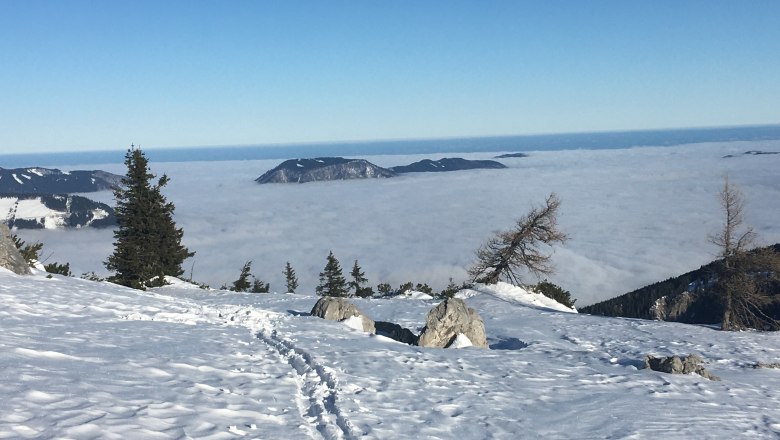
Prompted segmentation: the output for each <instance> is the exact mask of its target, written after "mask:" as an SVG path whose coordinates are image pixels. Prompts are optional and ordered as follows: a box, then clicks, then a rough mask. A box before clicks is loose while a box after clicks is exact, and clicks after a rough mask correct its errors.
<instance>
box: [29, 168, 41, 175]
mask: <svg viewBox="0 0 780 440" xmlns="http://www.w3.org/2000/svg"><path fill="white" fill-rule="evenodd" d="M27 171H29V172H30V173H32V174H35V175H36V176H38V177H43V172H42V171H41V170H39V169H38V168H28V169H27Z"/></svg>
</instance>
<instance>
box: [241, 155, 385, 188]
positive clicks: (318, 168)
mask: <svg viewBox="0 0 780 440" xmlns="http://www.w3.org/2000/svg"><path fill="white" fill-rule="evenodd" d="M393 176H395V173H393V172H392V171H390V170H388V169H385V168H382V167H378V166H376V165H374V164H372V163H371V162H369V161H367V160H364V159H345V158H343V157H318V158H315V159H290V160H286V161H284V162H282V163H281V164H279V165H278V166H277V167H276V168H274V169H272V170H269V171H267V172H266V173H265V174H263V175H262V176H260V177H258V178H257V179H255V181H256V182H258V183H306V182H318V181H324V180H325V181H326V180H347V179H370V178H382V177H393Z"/></svg>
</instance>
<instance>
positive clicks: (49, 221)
mask: <svg viewBox="0 0 780 440" xmlns="http://www.w3.org/2000/svg"><path fill="white" fill-rule="evenodd" d="M0 221H5V222H6V223H7V224H8V227H10V228H17V229H57V228H82V227H88V226H91V227H96V228H100V227H111V226H114V225H115V224H116V217H115V216H114V210H113V209H112V208H111V207H110V206H108V205H106V204H105V203H99V202H95V201H93V200H90V199H87V198H85V197H81V196H72V195H66V194H57V195H50V194H45V195H35V194H7V193H5V194H3V193H0Z"/></svg>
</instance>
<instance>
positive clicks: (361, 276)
mask: <svg viewBox="0 0 780 440" xmlns="http://www.w3.org/2000/svg"><path fill="white" fill-rule="evenodd" d="M349 275H350V276H351V277H352V279H351V280H350V281H349V290H350V291H352V293H353V294H354V295H356V296H361V297H362V296H365V295H366V293H367V292H366V291H365V289H364V288H363V287H362V286H361V284H364V283H366V282H368V278H366V274H365V272H363V270H362V269H361V268H360V266H359V265H358V260H355V264H354V265H353V266H352V272H350V274H349ZM372 293H373V292H372Z"/></svg>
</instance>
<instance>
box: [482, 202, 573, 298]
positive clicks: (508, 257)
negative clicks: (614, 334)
mask: <svg viewBox="0 0 780 440" xmlns="http://www.w3.org/2000/svg"><path fill="white" fill-rule="evenodd" d="M560 205H561V201H560V199H558V196H556V195H555V193H552V194H550V195H549V196H548V197H547V199H546V200H545V204H544V205H543V206H541V207H536V208H533V209H531V211H529V212H528V214H526V215H525V216H523V217H521V218H520V219H518V220H517V222H516V223H515V226H514V228H513V229H511V230H508V231H502V232H499V233H498V234H496V236H495V237H493V238H491V239H489V240H488V241H487V242H486V243H485V244H483V245H482V246H481V247H480V248H479V249H478V250H477V254H476V257H477V258H476V262H475V263H474V265H473V266H472V267H471V268H470V269H469V270H468V273H469V276H470V277H471V278H472V280H474V281H477V282H484V283H489V284H495V283H497V282H499V281H502V280H503V281H506V282H508V283H512V284H515V285H520V284H521V272H522V271H523V270H527V271H529V272H531V273H533V274H535V275H537V276H539V275H549V274H551V273H553V271H554V266H553V265H552V262H551V258H552V255H551V254H549V253H545V252H544V251H543V248H548V247H549V246H552V245H553V244H555V243H563V242H565V241H566V240H567V238H568V237H567V236H566V234H565V233H563V232H562V231H560V230H559V229H558V222H557V215H558V209H559V207H560Z"/></svg>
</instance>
